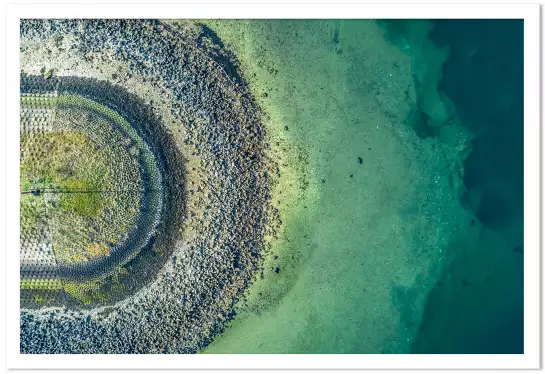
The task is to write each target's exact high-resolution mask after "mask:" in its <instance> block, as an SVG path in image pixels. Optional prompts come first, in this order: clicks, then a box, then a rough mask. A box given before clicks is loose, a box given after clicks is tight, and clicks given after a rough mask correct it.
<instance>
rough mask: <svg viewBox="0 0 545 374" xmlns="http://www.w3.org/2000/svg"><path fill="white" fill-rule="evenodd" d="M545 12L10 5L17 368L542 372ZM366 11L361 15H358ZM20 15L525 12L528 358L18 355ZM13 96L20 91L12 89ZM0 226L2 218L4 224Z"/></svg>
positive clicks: (10, 275) (9, 308)
mask: <svg viewBox="0 0 545 374" xmlns="http://www.w3.org/2000/svg"><path fill="white" fill-rule="evenodd" d="M539 14H540V9H539V5H537V4H519V5H514V4H407V3H404V4H319V5H312V6H311V5H309V4H286V3H284V4H260V5H258V4H240V3H239V4H226V3H220V4H217V3H216V4H214V5H211V4H206V3H200V4H189V3H186V4H142V3H140V4H130V6H127V5H126V4H125V5H123V4H90V3H86V4H67V3H64V4H58V3H57V4H28V3H27V4H9V5H8V8H7V15H6V56H7V57H6V85H7V88H6V126H5V127H6V139H5V157H6V190H5V192H6V201H5V203H6V210H5V213H6V226H5V230H6V231H5V234H6V235H5V238H6V242H5V244H6V247H5V250H4V253H5V256H6V263H5V266H6V268H5V270H6V273H5V274H6V342H5V344H6V346H5V348H6V358H7V366H8V368H28V369H31V368H64V369H67V368H86V369H93V368H95V369H101V368H126V369H129V368H130V369H148V368H165V369H166V368H169V369H172V368H187V369H190V368H194V369H202V368H210V369H213V368H231V369H233V368H277V369H283V368H292V369H296V368H319V369H328V368H345V369H354V368H377V369H378V368H391V369H396V368H407V369H411V368H423V369H433V368H458V369H468V368H474V369H479V368H501V369H507V368H538V367H539V365H540V331H541V328H540V327H541V325H540V284H541V282H540V269H539V265H540V263H541V262H540V251H539V249H540V226H539V222H540V211H539V208H540V204H538V202H539V201H540V190H539V186H540V170H539V160H540V117H539V116H540V111H539V104H540V101H539V98H540V90H539V82H540V79H539V77H540V65H539V57H540V55H539V51H540V43H539V40H540V39H539V38H540V25H539V21H540V20H539ZM358 16H359V17H358ZM21 18H371V19H377V18H523V19H524V20H525V23H524V46H525V48H524V60H525V61H524V68H525V76H524V85H525V86H524V99H525V102H524V118H525V132H524V161H525V162H524V194H525V200H524V223H525V227H524V228H525V232H524V240H525V253H524V284H525V290H524V347H525V353H524V354H523V355H379V354H376V355H357V354H356V355H321V354H320V355H318V354H317V355H273V354H258V355H130V356H125V355H23V354H20V351H19V257H18V256H19V251H18V248H19V230H20V227H19V199H18V198H15V197H16V196H19V131H18V128H19V95H18V94H17V92H18V91H19V74H18V72H19V20H20V19H21ZM7 93H11V95H7ZM0 223H1V221H0Z"/></svg>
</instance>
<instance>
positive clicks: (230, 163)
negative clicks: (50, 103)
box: [21, 20, 279, 353]
mask: <svg viewBox="0 0 545 374" xmlns="http://www.w3.org/2000/svg"><path fill="white" fill-rule="evenodd" d="M218 61H219V62H221V64H220V63H218ZM44 71H45V72H47V73H49V76H48V77H45V76H44ZM227 72H229V73H227ZM21 73H22V74H24V75H28V76H41V77H42V79H46V80H51V82H53V81H54V80H55V79H58V80H59V81H62V82H68V86H69V85H70V83H69V82H76V81H77V82H78V85H79V87H80V88H79V89H78V90H79V91H78V92H79V93H80V94H81V95H82V96H84V97H89V98H91V99H93V100H95V101H97V102H99V103H100V104H102V105H104V106H109V107H111V108H112V109H113V110H116V111H117V112H118V113H120V114H121V115H122V116H124V117H125V118H126V119H127V120H128V121H129V123H131V124H133V125H134V124H135V123H140V125H135V127H137V130H138V131H139V132H140V135H141V136H142V138H143V139H144V140H145V141H146V142H147V143H148V145H149V146H150V148H151V150H152V152H153V153H154V155H155V157H156V158H157V159H158V160H160V162H159V165H161V168H162V170H161V171H162V175H163V186H164V187H165V191H166V192H165V199H166V203H165V208H164V209H163V212H162V218H161V220H162V221H161V225H160V226H159V229H158V232H157V233H156V235H155V236H154V238H153V239H152V243H151V245H150V246H148V247H149V248H148V250H143V251H142V253H141V254H139V256H138V257H137V258H135V259H134V260H133V262H129V263H128V265H127V269H129V271H128V273H129V274H127V275H125V277H126V279H128V280H127V281H126V284H127V287H126V288H125V291H124V293H122V294H123V297H124V298H123V299H120V298H117V299H116V298H113V299H112V300H110V301H109V302H104V303H102V304H100V303H99V304H93V306H92V308H87V309H86V308H77V307H72V306H71V305H68V304H67V305H62V306H59V307H43V308H38V309H30V308H28V309H27V308H24V309H22V310H21V352H23V353H194V352H196V351H197V350H199V349H201V348H203V347H205V346H207V345H208V344H209V343H210V342H211V341H212V340H213V339H214V337H215V336H216V335H217V334H218V333H221V332H222V331H223V330H224V329H225V327H226V323H227V322H228V321H229V320H230V319H231V318H233V316H234V312H233V306H234V303H235V302H236V301H237V300H239V299H240V298H241V297H243V293H244V290H245V289H246V288H247V287H248V286H249V285H250V283H251V281H252V278H253V277H254V275H255V274H256V272H257V271H258V270H259V268H260V264H261V261H260V260H261V258H262V255H263V251H264V248H265V244H264V237H265V235H267V234H274V231H275V226H276V225H277V224H278V222H279V221H278V220H277V218H276V217H275V216H274V214H273V211H274V209H272V208H271V206H270V195H269V192H270V188H271V184H272V178H274V176H275V174H276V173H277V168H276V167H275V165H274V163H273V162H271V161H270V160H269V159H267V158H266V156H265V151H266V148H267V144H265V142H264V132H263V128H262V125H261V117H262V113H261V111H260V110H259V107H258V106H257V105H256V104H255V102H254V101H253V99H252V98H251V96H250V95H249V94H248V92H247V91H246V90H245V88H244V86H243V85H242V84H241V83H242V82H241V81H240V77H239V76H238V75H237V74H236V65H235V64H233V62H232V57H231V56H229V55H228V54H227V53H226V52H224V51H222V46H221V44H218V40H216V39H215V38H213V37H211V35H210V32H209V30H205V29H203V28H201V26H199V25H196V24H193V23H188V24H187V25H185V24H181V23H176V24H174V23H173V24H169V23H166V22H159V21H156V20H24V21H22V22H21ZM233 74H234V75H233ZM52 78H54V79H52ZM85 82H88V85H87V86H88V87H89V90H87V91H86V90H85V86H86V83H85ZM52 88H53V87H52ZM22 90H24V87H22ZM135 102H138V104H139V105H138V106H134V105H132V104H131V103H135ZM123 103H125V104H126V105H125V106H124V104H123ZM135 108H137V109H138V110H139V112H135V111H134V109H135ZM143 118H148V119H150V121H148V122H146V123H144V124H143V125H142V121H141V120H142V119H143Z"/></svg>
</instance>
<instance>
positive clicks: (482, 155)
mask: <svg viewBox="0 0 545 374" xmlns="http://www.w3.org/2000/svg"><path fill="white" fill-rule="evenodd" d="M430 37H431V39H432V40H433V41H434V42H435V43H436V44H437V45H439V46H448V48H449V49H450V54H449V58H448V60H447V61H446V63H445V64H444V65H443V77H442V80H441V81H440V84H439V90H440V91H441V92H443V93H444V94H445V95H446V96H448V97H449V98H450V99H451V100H452V102H453V103H454V106H455V107H456V112H457V114H458V115H459V117H460V119H461V122H462V124H463V125H464V126H467V127H468V128H469V129H470V131H471V132H472V133H473V134H474V136H475V138H474V140H473V144H472V145H473V150H472V152H471V154H470V155H469V157H468V158H467V160H466V162H465V173H464V182H465V185H466V187H467V189H468V193H467V194H466V195H465V196H464V198H463V203H464V204H465V205H466V206H467V207H468V209H471V210H473V211H474V212H475V214H476V215H477V217H478V219H479V221H481V222H482V224H483V225H484V227H485V228H487V229H490V230H493V231H494V232H496V233H498V235H500V236H501V237H502V240H503V241H504V242H505V243H506V244H507V245H508V246H509V248H511V249H512V250H510V251H503V252H500V250H499V249H496V248H494V247H490V246H493V245H494V244H493V243H486V241H483V243H482V248H477V249H476V250H475V251H474V253H472V254H471V256H469V258H467V259H464V260H463V261H466V263H465V266H459V267H458V268H456V267H453V268H452V269H450V270H448V271H450V274H449V277H446V276H445V277H444V278H445V279H443V281H440V282H439V283H438V285H437V286H436V288H435V290H434V292H432V294H431V296H430V298H429V301H428V304H427V308H426V312H425V314H424V320H423V322H422V326H421V329H420V333H419V336H418V338H417V339H416V341H415V344H414V348H413V349H414V351H415V352H426V353H521V352H523V261H522V257H523V255H524V254H523V253H524V243H523V235H522V234H523V185H524V182H523V133H524V126H523V125H524V117H523V102H524V97H523V21H520V20H437V21H434V28H433V30H432V31H431V33H430ZM472 196H473V197H474V196H479V198H478V199H475V198H472ZM483 257H485V258H483ZM461 261H462V260H460V261H459V263H462V262H461ZM478 261H481V262H482V263H490V264H495V266H497V267H498V269H496V270H497V273H496V275H494V276H490V277H487V278H486V282H484V283H482V284H479V285H478V286H472V285H471V284H469V283H468V282H467V281H465V280H462V281H461V282H458V283H455V282H456V279H457V277H458V275H457V272H458V273H459V272H460V271H461V270H460V269H462V270H467V269H470V270H467V271H471V264H472V263H476V262H478ZM463 267H466V269H463ZM475 269H476V271H478V270H479V268H478V267H475ZM505 269H508V271H507V270H505ZM482 270H483V271H484V269H482ZM487 271H489V272H490V273H491V274H495V273H494V271H495V269H487ZM459 279H461V278H459ZM447 300H448V301H447ZM483 300H484V302H483ZM460 316H463V317H460ZM449 325H450V326H457V327H456V328H449V327H448V326H449ZM439 330H440V331H442V332H443V333H442V338H441V339H436V340H435V341H433V344H432V340H433V339H432V338H431V336H432V335H434V334H437V331H439Z"/></svg>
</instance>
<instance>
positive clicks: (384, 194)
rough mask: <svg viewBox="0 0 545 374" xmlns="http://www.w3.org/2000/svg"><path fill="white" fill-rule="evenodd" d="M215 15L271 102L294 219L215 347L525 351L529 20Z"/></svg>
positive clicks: (285, 203) (269, 125)
mask: <svg viewBox="0 0 545 374" xmlns="http://www.w3.org/2000/svg"><path fill="white" fill-rule="evenodd" d="M206 24H207V26H208V27H210V29H211V30H212V31H213V32H214V33H216V34H217V36H218V37H219V38H220V39H221V40H222V41H223V43H224V44H225V45H226V46H227V47H228V48H230V49H231V50H232V51H233V53H234V55H235V56H236V57H237V60H238V63H239V66H240V69H241V71H242V74H243V76H244V78H245V79H246V81H247V82H248V84H249V89H250V90H251V91H252V92H253V94H254V95H255V97H256V99H257V100H258V102H259V104H260V105H261V107H262V108H263V111H264V112H265V114H266V121H265V127H266V130H267V134H268V139H267V140H268V142H270V144H271V146H272V154H271V156H272V157H274V158H275V159H276V160H277V162H278V164H279V168H280V174H281V177H280V178H279V180H278V182H277V186H276V189H275V192H274V194H273V196H274V198H275V205H276V206H277V207H278V209H279V212H280V214H281V218H282V220H283V225H282V230H281V232H280V234H279V237H278V238H275V239H271V240H270V251H269V253H268V255H267V258H266V260H265V268H264V271H263V274H262V276H260V277H258V279H256V282H255V283H254V285H253V286H252V287H251V288H250V290H249V292H248V295H247V299H246V300H245V301H242V302H241V303H240V304H239V306H238V308H237V313H238V315H237V317H236V318H235V320H234V321H233V322H232V325H231V327H230V328H229V329H228V330H226V332H225V333H224V334H223V335H222V336H220V337H218V338H217V339H216V340H215V342H214V343H213V344H212V345H211V346H209V347H208V348H207V349H206V350H205V352H207V353H409V352H418V353H435V352H440V353H461V352H464V353H484V352H486V353H506V352H510V353H519V352H521V351H522V349H523V347H522V294H523V292H522V291H523V290H522V258H523V252H524V251H523V248H524V246H523V243H522V224H523V222H522V170H523V169H522V167H523V165H522V131H523V122H522V121H523V118H522V100H523V98H522V22H519V21H481V20H475V21H448V20H442V21H433V22H432V21H423V20H414V21H411V20H409V21H403V20H402V21H380V22H377V21H373V20H233V21H225V20H222V21H207V22H206Z"/></svg>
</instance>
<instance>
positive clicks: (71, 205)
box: [59, 179, 104, 216]
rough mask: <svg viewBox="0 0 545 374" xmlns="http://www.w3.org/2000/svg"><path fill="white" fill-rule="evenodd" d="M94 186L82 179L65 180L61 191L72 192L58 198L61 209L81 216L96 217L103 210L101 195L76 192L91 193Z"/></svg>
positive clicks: (94, 188)
mask: <svg viewBox="0 0 545 374" xmlns="http://www.w3.org/2000/svg"><path fill="white" fill-rule="evenodd" d="M96 188H97V186H94V185H93V184H92V183H91V182H90V181H88V180H84V179H71V180H67V181H66V183H64V185H63V189H67V190H70V191H73V193H64V194H62V195H61V196H60V199H59V202H60V206H61V208H62V209H65V210H71V211H74V212H76V213H78V214H81V215H83V216H97V215H98V214H100V213H101V212H102V209H103V208H104V200H103V199H102V194H100V193H98V192H91V193H78V192H76V191H93V190H96Z"/></svg>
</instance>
